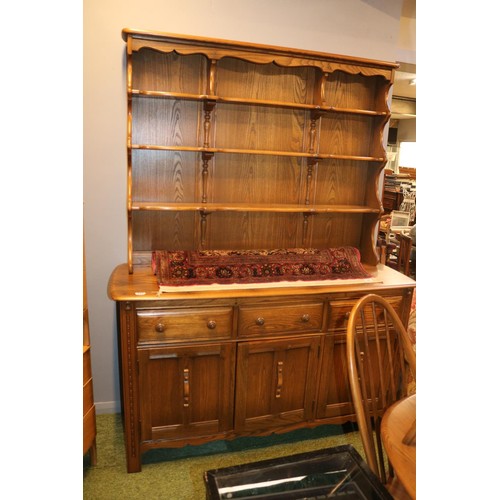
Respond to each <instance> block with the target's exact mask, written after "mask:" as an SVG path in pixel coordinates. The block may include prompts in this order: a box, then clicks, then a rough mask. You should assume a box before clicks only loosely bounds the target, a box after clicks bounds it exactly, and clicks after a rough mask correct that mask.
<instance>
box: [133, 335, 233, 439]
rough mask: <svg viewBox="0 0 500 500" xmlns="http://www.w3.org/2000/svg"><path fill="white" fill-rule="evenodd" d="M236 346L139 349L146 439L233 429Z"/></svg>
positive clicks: (142, 416)
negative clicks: (234, 347)
mask: <svg viewBox="0 0 500 500" xmlns="http://www.w3.org/2000/svg"><path fill="white" fill-rule="evenodd" d="M233 351H234V349H233V346H232V345H231V344H214V345H193V346H188V347H171V348H168V347H162V348H152V349H139V384H140V388H141V393H142V395H141V431H142V433H141V435H142V440H144V441H147V440H151V439H175V438H182V437H189V436H200V435H205V434H212V433H217V432H223V431H226V430H229V429H230V428H231V424H232V418H231V416H232V412H233V392H234V391H233V383H232V380H233V379H234V375H233V373H234V354H233Z"/></svg>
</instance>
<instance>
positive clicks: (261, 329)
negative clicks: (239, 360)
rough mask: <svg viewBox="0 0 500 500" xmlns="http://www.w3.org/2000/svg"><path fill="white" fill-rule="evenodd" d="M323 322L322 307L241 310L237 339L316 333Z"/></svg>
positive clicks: (305, 305)
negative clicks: (238, 337)
mask: <svg viewBox="0 0 500 500" xmlns="http://www.w3.org/2000/svg"><path fill="white" fill-rule="evenodd" d="M322 322H323V303H322V302H311V303H295V304H282V305H268V304H260V305H249V306H242V307H241V308H240V313H239V321H238V334H239V336H240V337H256V336H260V335H280V334H284V333H300V332H319V331H321V326H322Z"/></svg>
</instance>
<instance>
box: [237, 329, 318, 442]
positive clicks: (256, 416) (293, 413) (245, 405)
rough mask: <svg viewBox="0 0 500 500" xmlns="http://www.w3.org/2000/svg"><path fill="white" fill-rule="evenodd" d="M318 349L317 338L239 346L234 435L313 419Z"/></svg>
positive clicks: (247, 343) (242, 344)
mask: <svg viewBox="0 0 500 500" xmlns="http://www.w3.org/2000/svg"><path fill="white" fill-rule="evenodd" d="M319 346H320V337H319V336H309V337H303V338H294V339H287V340H276V341H259V342H242V343H240V344H239V345H238V354H237V367H238V368H237V374H236V406H235V430H236V431H240V432H241V431H247V432H248V431H259V430H264V429H269V428H273V427H281V426H288V425H292V424H296V423H298V422H304V421H306V420H310V419H311V418H313V415H314V411H313V404H314V392H315V391H314V389H315V386H316V372H317V360H318V355H319Z"/></svg>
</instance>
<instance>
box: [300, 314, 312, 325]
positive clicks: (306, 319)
mask: <svg viewBox="0 0 500 500" xmlns="http://www.w3.org/2000/svg"><path fill="white" fill-rule="evenodd" d="M310 319H311V317H310V316H309V314H303V315H302V322H303V323H309V320H310Z"/></svg>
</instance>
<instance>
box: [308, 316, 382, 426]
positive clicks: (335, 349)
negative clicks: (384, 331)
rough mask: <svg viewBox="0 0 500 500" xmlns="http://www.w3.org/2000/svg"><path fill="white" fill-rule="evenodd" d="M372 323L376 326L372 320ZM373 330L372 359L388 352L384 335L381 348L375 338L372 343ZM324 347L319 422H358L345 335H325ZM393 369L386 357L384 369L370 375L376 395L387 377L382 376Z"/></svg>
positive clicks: (369, 334)
mask: <svg viewBox="0 0 500 500" xmlns="http://www.w3.org/2000/svg"><path fill="white" fill-rule="evenodd" d="M371 322H372V324H373V323H374V322H373V320H372V321H371ZM372 328H374V327H369V328H368V329H367V331H366V334H367V336H368V339H369V349H370V352H371V353H372V356H373V357H376V351H377V350H381V351H383V352H386V344H385V342H386V339H385V337H384V335H381V336H380V341H379V344H378V345H377V343H376V342H375V339H374V338H373V340H370V338H371V337H372V335H373V329H372ZM323 346H324V347H323V358H322V362H321V373H320V375H319V384H318V404H317V410H316V418H333V417H340V418H339V420H340V421H347V420H355V419H356V416H355V410H354V405H353V403H352V397H351V391H350V386H349V375H348V368H347V366H348V361H347V348H346V335H345V334H333V335H326V336H325V340H324V344H323ZM391 366H392V361H391V360H390V359H389V358H388V357H387V355H386V357H384V359H383V362H382V363H381V365H380V366H378V365H374V366H373V367H372V370H371V371H370V374H369V375H367V376H368V377H369V378H370V384H371V385H372V387H373V389H374V391H375V392H376V391H377V388H378V387H379V384H380V378H381V374H382V375H383V376H386V375H384V374H383V373H382V372H384V371H385V370H389V369H390V367H391Z"/></svg>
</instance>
